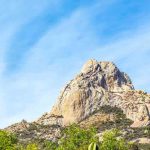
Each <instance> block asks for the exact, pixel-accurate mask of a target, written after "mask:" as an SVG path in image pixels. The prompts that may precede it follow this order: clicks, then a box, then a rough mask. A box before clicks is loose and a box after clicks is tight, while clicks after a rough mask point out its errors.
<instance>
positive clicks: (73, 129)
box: [57, 124, 98, 150]
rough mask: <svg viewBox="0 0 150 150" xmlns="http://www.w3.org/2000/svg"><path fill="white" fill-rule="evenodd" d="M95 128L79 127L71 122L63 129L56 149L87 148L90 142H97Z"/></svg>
mask: <svg viewBox="0 0 150 150" xmlns="http://www.w3.org/2000/svg"><path fill="white" fill-rule="evenodd" d="M95 135H96V129H95V128H89V129H81V128H80V127H79V126H78V125H76V124H73V125H71V126H69V127H68V128H66V129H65V130H64V131H63V135H62V138H61V139H60V141H59V143H60V144H59V147H58V148H57V150H79V149H87V148H88V145H89V144H90V143H92V142H97V141H98V138H97V137H96V136H95Z"/></svg>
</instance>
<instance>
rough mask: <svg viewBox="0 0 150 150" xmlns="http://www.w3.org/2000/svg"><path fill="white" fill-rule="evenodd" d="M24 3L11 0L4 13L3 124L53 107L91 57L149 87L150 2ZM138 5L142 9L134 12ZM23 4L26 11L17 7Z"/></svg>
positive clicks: (0, 58)
mask: <svg viewBox="0 0 150 150" xmlns="http://www.w3.org/2000/svg"><path fill="white" fill-rule="evenodd" d="M24 2H25V1H23V2H22V3H21V2H20V3H19V4H17V5H18V6H15V5H13V4H11V3H10V4H9V6H8V7H9V10H10V12H7V14H6V15H2V16H0V21H1V22H2V21H3V20H5V22H4V24H5V25H4V26H3V28H2V29H5V30H4V31H3V30H2V29H1V30H2V34H3V35H4V36H3V38H0V42H1V43H2V44H1V45H0V48H1V51H0V53H1V55H0V68H1V70H0V83H1V84H0V106H1V108H0V109H1V113H0V120H1V121H2V122H3V124H0V127H4V126H6V125H8V124H11V123H14V122H16V121H19V120H21V119H23V118H25V119H28V120H33V119H36V118H37V117H38V116H39V115H41V114H42V113H43V112H45V111H49V110H50V108H51V107H52V105H53V104H54V102H55V100H56V98H57V96H58V94H59V91H60V89H61V88H62V87H63V86H64V85H65V83H66V82H67V81H68V80H70V79H72V78H73V77H74V76H75V74H76V73H77V72H79V71H80V68H81V66H82V65H83V63H84V62H85V61H86V60H87V59H89V58H96V59H97V60H100V61H101V60H110V61H114V62H115V63H116V64H117V65H118V66H119V67H120V68H121V70H123V71H125V72H127V73H128V74H129V75H130V76H131V78H132V79H133V82H134V83H135V85H136V87H137V88H141V89H147V91H148V88H149V84H148V82H149V77H148V74H149V72H150V69H149V65H148V64H150V61H149V58H148V55H149V53H150V44H149V42H148V41H149V40H150V32H149V31H150V28H149V24H150V22H149V20H148V16H150V11H147V9H148V8H146V9H144V8H143V5H147V4H146V2H143V3H142V4H141V5H139V4H140V3H139V2H134V3H133V2H129V3H128V5H124V4H125V1H122V2H120V1H118V0H111V1H109V2H106V1H96V0H95V1H94V2H91V1H83V2H82V3H77V2H71V1H67V0H66V1H61V0H58V1H55V3H53V1H46V0H45V1H43V2H42V3H41V1H36V2H35V1H32V2H30V3H29V4H28V5H25V6H24V5H23V4H24ZM3 3H4V2H3ZM35 3H36V5H34V4H35ZM119 6H120V7H119ZM135 6H138V7H140V8H138V9H137V10H136V9H134V11H131V9H133V8H134V7H135ZM18 7H20V13H19V10H16V11H14V9H15V8H18ZM30 7H31V8H32V10H30ZM27 10H29V11H27ZM114 10H115V11H114ZM1 11H2V12H3V11H4V10H1ZM11 11H12V15H11ZM125 12H127V14H124V13H125ZM145 13H146V14H147V16H145ZM2 14H3V13H2ZM10 16H12V17H13V18H12V19H10V20H8V17H10ZM22 17H23V18H22ZM141 17H142V19H141ZM132 19H133V21H132V22H130V21H131V20H132ZM7 20H8V22H7ZM140 20H142V22H140ZM12 21H14V23H12V26H10V22H12Z"/></svg>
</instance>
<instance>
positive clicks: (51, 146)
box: [44, 141, 58, 150]
mask: <svg viewBox="0 0 150 150" xmlns="http://www.w3.org/2000/svg"><path fill="white" fill-rule="evenodd" d="M57 147H58V145H57V143H55V142H52V141H45V142H44V150H56V148H57Z"/></svg>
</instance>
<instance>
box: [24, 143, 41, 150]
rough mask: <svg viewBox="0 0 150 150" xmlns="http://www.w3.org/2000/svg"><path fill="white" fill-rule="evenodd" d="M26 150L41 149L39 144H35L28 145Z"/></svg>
mask: <svg viewBox="0 0 150 150" xmlns="http://www.w3.org/2000/svg"><path fill="white" fill-rule="evenodd" d="M26 150H39V148H38V145H37V144H35V143H33V144H28V145H27V147H26Z"/></svg>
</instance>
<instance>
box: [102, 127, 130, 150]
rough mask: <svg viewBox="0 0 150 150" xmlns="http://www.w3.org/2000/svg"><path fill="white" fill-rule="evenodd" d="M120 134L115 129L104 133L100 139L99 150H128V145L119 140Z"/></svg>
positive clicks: (121, 139)
mask: <svg viewBox="0 0 150 150" xmlns="http://www.w3.org/2000/svg"><path fill="white" fill-rule="evenodd" d="M119 135H120V132H119V131H118V130H117V129H113V130H110V131H106V132H105V133H104V134H103V137H102V139H103V140H102V143H101V146H100V149H101V150H128V149H129V145H128V143H127V142H126V141H125V140H124V139H123V138H119V137H118V136H119Z"/></svg>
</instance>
